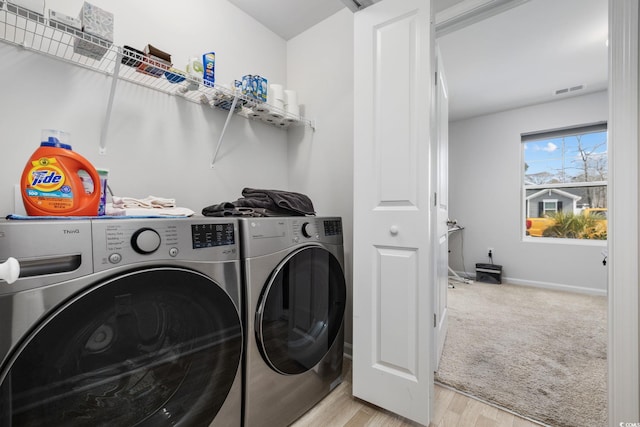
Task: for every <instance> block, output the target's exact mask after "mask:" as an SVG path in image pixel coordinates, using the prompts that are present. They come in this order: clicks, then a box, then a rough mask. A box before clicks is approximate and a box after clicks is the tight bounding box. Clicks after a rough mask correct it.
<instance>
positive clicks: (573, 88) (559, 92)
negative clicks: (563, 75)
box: [553, 85, 584, 95]
mask: <svg viewBox="0 0 640 427" xmlns="http://www.w3.org/2000/svg"><path fill="white" fill-rule="evenodd" d="M582 89H584V85H578V86H571V87H565V88H563V89H558V90H556V91H555V92H554V93H553V94H554V95H564V94H565V93H571V92H575V91H577V90H582Z"/></svg>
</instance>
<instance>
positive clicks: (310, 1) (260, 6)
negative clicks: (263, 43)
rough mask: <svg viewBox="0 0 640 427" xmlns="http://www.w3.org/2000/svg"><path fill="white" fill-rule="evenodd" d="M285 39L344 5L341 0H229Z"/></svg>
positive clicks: (309, 26)
mask: <svg viewBox="0 0 640 427" xmlns="http://www.w3.org/2000/svg"><path fill="white" fill-rule="evenodd" d="M229 2H230V3H231V4H234V5H236V6H237V7H238V8H240V9H241V10H242V11H244V12H245V13H246V14H248V15H250V16H252V17H253V18H254V19H255V20H256V21H258V22H260V23H261V24H262V25H264V26H265V27H267V28H269V29H270V30H271V31H273V32H274V33H276V34H278V35H279V36H280V37H282V38H283V39H285V40H289V39H291V38H293V37H295V36H297V35H298V34H300V33H302V32H303V31H305V30H307V29H309V28H311V27H313V26H314V25H316V24H317V23H319V22H321V21H324V20H325V19H327V18H328V17H330V16H331V15H333V14H334V13H336V12H338V11H339V10H342V9H344V8H345V5H344V3H342V1H341V0H229Z"/></svg>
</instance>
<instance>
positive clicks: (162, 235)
mask: <svg viewBox="0 0 640 427" xmlns="http://www.w3.org/2000/svg"><path fill="white" fill-rule="evenodd" d="M92 228H93V230H92V234H93V243H94V245H93V248H94V268H95V269H96V270H104V269H107V268H112V267H114V266H119V265H127V264H133V263H137V262H146V261H158V260H163V259H164V260H185V261H212V260H222V261H226V260H233V259H239V250H238V244H237V237H236V236H237V230H238V224H237V222H236V221H233V220H228V219H223V218H220V219H217V218H216V219H213V218H193V219H191V218H175V219H163V218H162V219H152V220H150V219H145V220H142V219H122V220H103V221H93V224H92Z"/></svg>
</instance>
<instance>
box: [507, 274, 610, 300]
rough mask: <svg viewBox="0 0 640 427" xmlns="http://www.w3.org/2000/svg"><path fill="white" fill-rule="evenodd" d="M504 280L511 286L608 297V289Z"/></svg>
mask: <svg viewBox="0 0 640 427" xmlns="http://www.w3.org/2000/svg"><path fill="white" fill-rule="evenodd" d="M502 280H503V281H504V282H506V283H509V284H511V285H523V286H532V287H535V288H543V289H551V290H554V291H565V292H575V293H579V294H587V295H597V296H603V297H606V296H607V291H606V289H593V288H584V287H582V286H573V285H563V284H560V283H550V282H537V281H534V280H522V279H514V278H512V277H503V278H502Z"/></svg>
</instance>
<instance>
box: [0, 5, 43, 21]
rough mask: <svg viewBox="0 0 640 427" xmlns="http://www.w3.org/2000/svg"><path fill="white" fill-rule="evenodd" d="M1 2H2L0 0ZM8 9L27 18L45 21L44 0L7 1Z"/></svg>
mask: <svg viewBox="0 0 640 427" xmlns="http://www.w3.org/2000/svg"><path fill="white" fill-rule="evenodd" d="M0 3H2V2H1V1H0ZM7 10H8V11H9V12H13V13H15V14H17V15H20V16H24V17H25V18H28V19H31V20H34V21H38V22H40V23H44V0H11V1H7Z"/></svg>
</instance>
